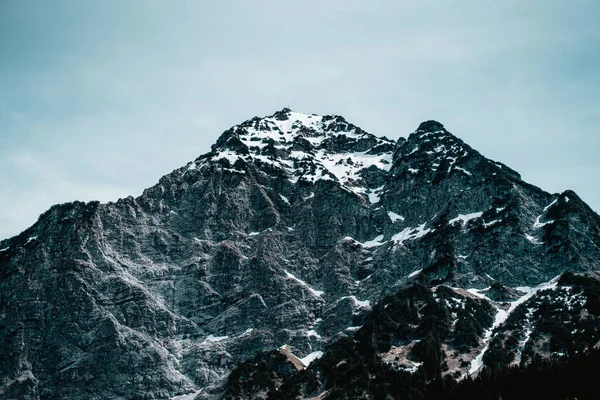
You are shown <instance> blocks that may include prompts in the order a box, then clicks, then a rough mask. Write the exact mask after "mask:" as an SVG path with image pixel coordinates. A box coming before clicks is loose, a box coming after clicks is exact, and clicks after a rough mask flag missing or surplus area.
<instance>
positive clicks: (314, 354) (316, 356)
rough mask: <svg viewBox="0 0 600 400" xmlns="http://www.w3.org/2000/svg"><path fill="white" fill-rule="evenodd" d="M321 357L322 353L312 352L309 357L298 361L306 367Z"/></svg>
mask: <svg viewBox="0 0 600 400" xmlns="http://www.w3.org/2000/svg"><path fill="white" fill-rule="evenodd" d="M321 357H323V352H322V351H314V352H312V353H310V354H309V355H307V356H306V357H303V358H299V360H300V361H301V362H302V364H304V365H305V366H307V367H308V366H309V365H310V363H312V362H313V361H315V360H318V359H319V358H321Z"/></svg>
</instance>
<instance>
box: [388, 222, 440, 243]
mask: <svg viewBox="0 0 600 400" xmlns="http://www.w3.org/2000/svg"><path fill="white" fill-rule="evenodd" d="M425 225H426V224H421V225H419V226H418V227H416V228H410V227H409V228H405V229H404V230H403V231H402V232H400V233H397V234H395V235H394V236H392V240H393V241H394V242H395V243H396V244H403V242H404V241H406V240H415V239H419V238H421V237H423V236H425V235H427V234H428V233H429V232H433V229H425Z"/></svg>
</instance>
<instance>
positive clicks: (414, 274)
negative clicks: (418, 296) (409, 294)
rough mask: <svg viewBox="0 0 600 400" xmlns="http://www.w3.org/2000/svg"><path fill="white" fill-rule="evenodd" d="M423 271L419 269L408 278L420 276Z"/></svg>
mask: <svg viewBox="0 0 600 400" xmlns="http://www.w3.org/2000/svg"><path fill="white" fill-rule="evenodd" d="M421 271H423V268H421V269H418V270H416V271H413V272H411V273H410V274H408V277H409V278H413V277H415V276H417V275H419V274H420V273H421Z"/></svg>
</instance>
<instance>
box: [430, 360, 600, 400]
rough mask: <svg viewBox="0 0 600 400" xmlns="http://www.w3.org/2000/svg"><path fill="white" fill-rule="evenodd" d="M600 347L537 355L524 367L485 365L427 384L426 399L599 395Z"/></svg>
mask: <svg viewBox="0 0 600 400" xmlns="http://www.w3.org/2000/svg"><path fill="white" fill-rule="evenodd" d="M599 371H600V351H598V350H593V351H591V352H588V353H584V354H577V355H573V356H569V357H562V358H559V359H554V360H548V359H542V358H541V357H536V358H534V359H533V361H532V362H531V363H530V364H528V365H527V366H524V367H507V368H503V369H500V370H491V369H489V368H488V369H484V370H483V371H482V372H481V373H480V374H479V376H477V377H476V378H474V379H471V378H466V379H464V380H462V381H460V382H456V381H455V380H453V379H446V380H444V381H439V380H438V381H436V382H433V383H431V384H430V385H428V387H427V390H426V393H425V396H424V399H425V400H434V399H436V400H438V399H439V400H459V399H460V400H469V399H477V400H499V399H502V400H513V399H515V400H517V399H528V400H531V399H561V400H562V399H578V400H582V399H598V398H600V378H599V376H598V372H599Z"/></svg>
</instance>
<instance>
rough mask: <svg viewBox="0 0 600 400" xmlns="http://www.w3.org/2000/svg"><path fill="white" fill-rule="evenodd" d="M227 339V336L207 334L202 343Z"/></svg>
mask: <svg viewBox="0 0 600 400" xmlns="http://www.w3.org/2000/svg"><path fill="white" fill-rule="evenodd" d="M226 339H229V336H214V335H208V337H207V338H206V339H204V341H203V342H202V343H217V342H222V341H223V340H226Z"/></svg>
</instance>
